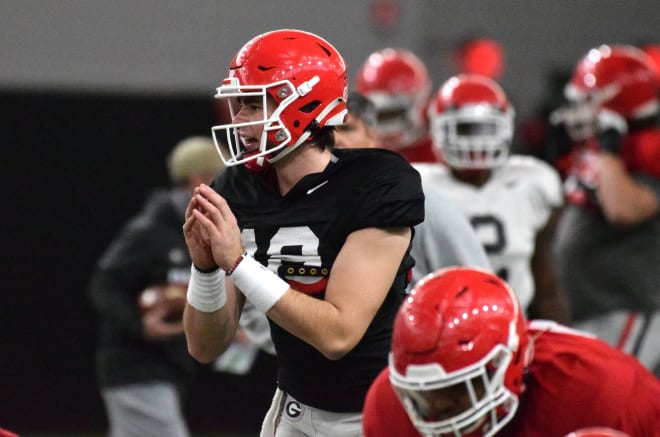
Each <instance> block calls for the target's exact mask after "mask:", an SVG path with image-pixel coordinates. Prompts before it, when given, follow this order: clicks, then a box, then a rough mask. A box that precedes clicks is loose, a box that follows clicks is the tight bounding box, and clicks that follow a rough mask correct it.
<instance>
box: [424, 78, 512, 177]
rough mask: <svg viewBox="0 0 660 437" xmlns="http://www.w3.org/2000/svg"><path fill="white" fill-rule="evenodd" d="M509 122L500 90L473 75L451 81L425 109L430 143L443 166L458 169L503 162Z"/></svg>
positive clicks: (508, 143) (506, 103)
mask: <svg viewBox="0 0 660 437" xmlns="http://www.w3.org/2000/svg"><path fill="white" fill-rule="evenodd" d="M513 118H514V110H513V107H512V106H511V104H510V103H509V100H508V99H507V97H506V94H505V93H504V91H503V90H502V88H501V87H500V86H499V85H498V84H497V83H496V82H495V81H493V80H492V79H490V78H488V77H486V76H481V75H476V74H461V75H457V76H454V77H451V78H450V79H449V80H447V81H446V82H445V83H444V84H443V85H442V86H441V87H440V89H439V90H438V92H437V93H436V94H435V95H434V97H433V98H432V100H431V103H430V105H429V120H430V122H431V135H432V137H433V143H434V144H435V146H436V147H438V149H439V150H440V152H441V153H442V156H443V159H444V161H445V162H446V163H447V165H449V166H451V167H454V168H458V169H489V168H494V167H497V166H499V165H502V164H503V163H504V162H506V160H507V158H508V156H509V149H510V147H511V140H512V139H513Z"/></svg>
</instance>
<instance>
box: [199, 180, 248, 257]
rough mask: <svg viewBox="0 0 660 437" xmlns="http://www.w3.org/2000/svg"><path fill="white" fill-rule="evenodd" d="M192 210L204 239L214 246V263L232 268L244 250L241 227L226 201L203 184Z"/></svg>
mask: <svg viewBox="0 0 660 437" xmlns="http://www.w3.org/2000/svg"><path fill="white" fill-rule="evenodd" d="M193 201H195V202H196V205H197V207H196V208H193V209H192V210H191V213H192V216H193V217H194V219H195V222H196V225H195V226H199V231H200V234H201V235H203V238H204V242H205V244H207V245H208V246H209V247H210V248H211V253H212V255H213V260H214V262H215V263H216V264H217V265H219V266H220V267H221V268H223V269H224V270H227V269H229V268H231V267H232V266H233V264H234V262H235V261H236V259H238V257H239V256H240V255H241V254H242V253H243V246H242V244H241V230H240V229H239V227H238V223H237V221H236V217H235V216H234V213H233V212H232V211H231V209H230V208H229V205H228V204H227V201H226V200H225V199H224V198H223V197H222V196H220V195H219V194H218V193H216V192H215V190H213V189H212V188H210V187H209V186H208V185H204V184H202V185H200V186H199V187H198V189H197V190H196V191H195V195H194V196H193Z"/></svg>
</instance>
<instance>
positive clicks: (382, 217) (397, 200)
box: [351, 157, 424, 230]
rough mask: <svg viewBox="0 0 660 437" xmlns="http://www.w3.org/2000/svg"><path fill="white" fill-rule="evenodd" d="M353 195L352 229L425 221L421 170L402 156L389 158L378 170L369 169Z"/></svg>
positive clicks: (409, 224) (407, 224)
mask: <svg viewBox="0 0 660 437" xmlns="http://www.w3.org/2000/svg"><path fill="white" fill-rule="evenodd" d="M366 173H367V175H366V178H365V179H364V180H362V181H360V183H359V185H358V187H356V189H355V192H354V196H352V201H351V202H352V203H353V215H352V218H351V223H352V225H351V227H352V230H357V229H362V228H366V227H381V228H382V227H400V226H410V227H412V226H415V225H417V224H419V223H421V222H422V221H423V220H424V191H423V190H422V183H421V178H420V176H419V173H418V172H417V171H416V170H415V169H414V168H412V167H411V166H410V165H409V164H408V163H407V162H405V161H404V160H403V159H400V160H399V159H398V157H397V158H396V159H388V160H384V161H383V165H382V166H380V167H379V168H378V172H377V173H375V174H374V172H366Z"/></svg>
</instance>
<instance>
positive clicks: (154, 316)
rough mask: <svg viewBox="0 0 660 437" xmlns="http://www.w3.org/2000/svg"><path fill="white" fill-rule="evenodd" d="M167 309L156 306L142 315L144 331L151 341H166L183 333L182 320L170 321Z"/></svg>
mask: <svg viewBox="0 0 660 437" xmlns="http://www.w3.org/2000/svg"><path fill="white" fill-rule="evenodd" d="M166 317H167V311H166V309H165V308H163V307H154V308H153V309H152V310H150V311H147V312H146V313H144V315H143V316H142V332H143V333H144V337H145V338H146V339H147V340H149V341H164V340H167V339H169V338H170V337H172V336H174V335H179V334H182V333H183V323H182V322H181V321H177V322H168V321H167V320H166Z"/></svg>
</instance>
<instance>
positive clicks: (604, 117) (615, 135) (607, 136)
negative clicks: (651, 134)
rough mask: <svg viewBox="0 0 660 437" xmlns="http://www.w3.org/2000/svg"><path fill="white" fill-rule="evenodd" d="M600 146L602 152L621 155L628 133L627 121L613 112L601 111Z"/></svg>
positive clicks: (599, 114)
mask: <svg viewBox="0 0 660 437" xmlns="http://www.w3.org/2000/svg"><path fill="white" fill-rule="evenodd" d="M597 132H598V134H597V135H598V144H599V147H600V150H602V151H604V152H608V153H611V154H613V155H619V154H620V153H621V146H622V145H623V138H624V136H625V135H626V133H628V125H627V123H626V120H625V119H624V118H623V117H622V116H620V115H619V114H617V113H615V112H612V111H606V110H603V111H600V112H599V113H598V116H597Z"/></svg>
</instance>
